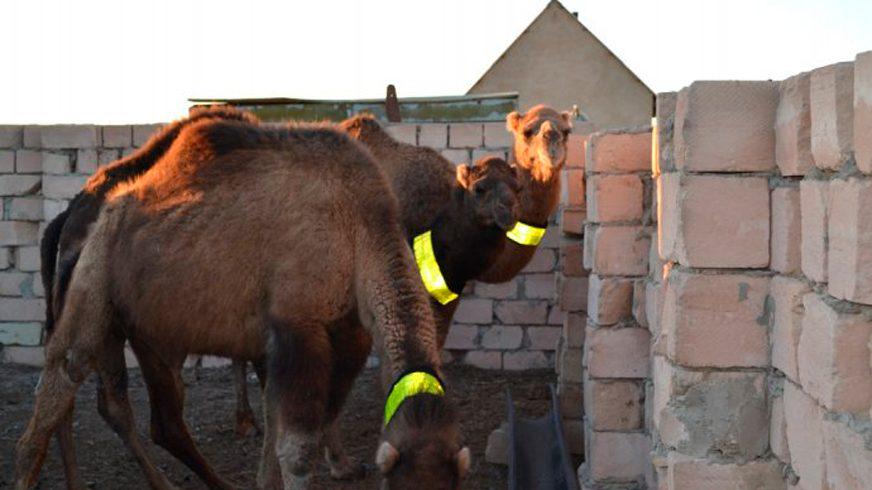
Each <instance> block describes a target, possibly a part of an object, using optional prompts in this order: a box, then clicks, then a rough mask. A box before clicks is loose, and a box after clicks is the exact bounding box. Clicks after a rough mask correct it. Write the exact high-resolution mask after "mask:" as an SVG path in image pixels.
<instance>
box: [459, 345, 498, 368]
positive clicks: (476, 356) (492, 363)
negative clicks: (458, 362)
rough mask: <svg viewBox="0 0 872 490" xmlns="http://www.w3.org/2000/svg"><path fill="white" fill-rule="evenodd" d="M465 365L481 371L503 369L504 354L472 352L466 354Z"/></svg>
mask: <svg viewBox="0 0 872 490" xmlns="http://www.w3.org/2000/svg"><path fill="white" fill-rule="evenodd" d="M463 363H464V364H468V365H470V366H475V367H477V368H481V369H502V367H503V354H502V353H501V352H499V351H481V350H471V351H469V352H467V353H466V356H465V357H464V358H463Z"/></svg>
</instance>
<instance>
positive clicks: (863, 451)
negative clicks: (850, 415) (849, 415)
mask: <svg viewBox="0 0 872 490" xmlns="http://www.w3.org/2000/svg"><path fill="white" fill-rule="evenodd" d="M866 425H867V427H868V425H869V424H868V422H867V423H866ZM823 429H824V448H825V449H824V453H825V455H826V456H825V458H826V474H827V483H829V488H832V489H838V488H852V489H853V488H856V489H858V490H859V489H862V488H868V486H869V476H870V475H872V450H870V447H872V433H870V432H869V430H868V428H867V429H866V431H865V433H861V432H858V431H857V430H855V429H853V428H852V427H851V425H850V423H849V422H848V421H847V420H846V421H842V420H839V419H838V418H829V417H828V418H826V419H824V422H823Z"/></svg>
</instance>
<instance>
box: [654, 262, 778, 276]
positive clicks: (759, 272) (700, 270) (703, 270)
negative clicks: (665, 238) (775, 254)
mask: <svg viewBox="0 0 872 490" xmlns="http://www.w3.org/2000/svg"><path fill="white" fill-rule="evenodd" d="M671 271H676V272H685V273H688V274H699V275H703V276H732V275H743V276H751V277H774V276H777V275H779V274H778V272H777V271H773V270H770V269H768V268H762V267H761V268H757V269H743V268H728V269H727V268H723V269H722V268H715V267H688V266H686V265H681V264H679V263H678V262H673V263H672V268H671ZM642 277H644V276H642Z"/></svg>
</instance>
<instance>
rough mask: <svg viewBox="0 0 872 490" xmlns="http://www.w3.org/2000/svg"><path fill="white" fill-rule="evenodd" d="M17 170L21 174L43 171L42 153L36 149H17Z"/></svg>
mask: <svg viewBox="0 0 872 490" xmlns="http://www.w3.org/2000/svg"><path fill="white" fill-rule="evenodd" d="M15 172H16V173H19V174H38V173H40V172H42V153H40V152H38V151H34V150H18V151H16V152H15Z"/></svg>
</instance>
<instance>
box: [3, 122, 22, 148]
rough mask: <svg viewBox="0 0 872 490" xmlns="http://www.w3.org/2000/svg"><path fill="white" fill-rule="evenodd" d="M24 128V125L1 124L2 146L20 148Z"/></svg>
mask: <svg viewBox="0 0 872 490" xmlns="http://www.w3.org/2000/svg"><path fill="white" fill-rule="evenodd" d="M23 130H24V128H23V127H22V126H11V125H8V124H3V125H0V148H20V147H21V143H22V136H23V133H24V131H23Z"/></svg>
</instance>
